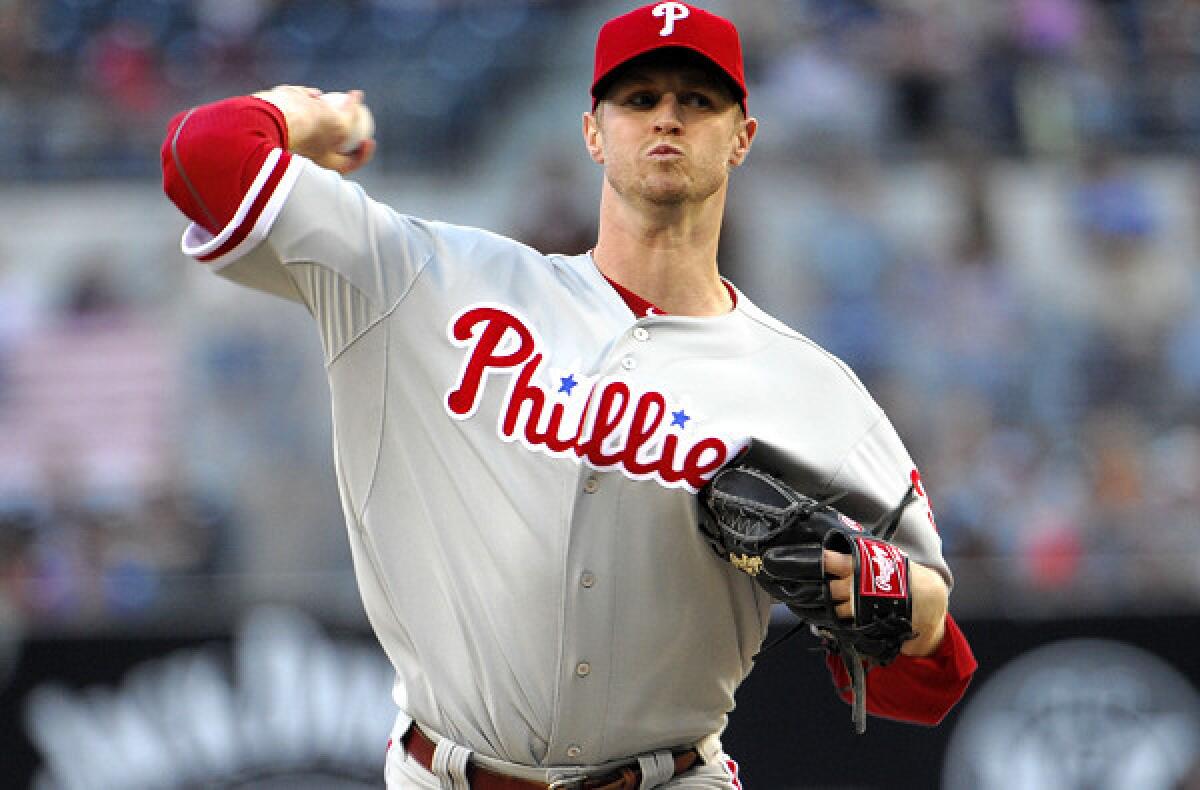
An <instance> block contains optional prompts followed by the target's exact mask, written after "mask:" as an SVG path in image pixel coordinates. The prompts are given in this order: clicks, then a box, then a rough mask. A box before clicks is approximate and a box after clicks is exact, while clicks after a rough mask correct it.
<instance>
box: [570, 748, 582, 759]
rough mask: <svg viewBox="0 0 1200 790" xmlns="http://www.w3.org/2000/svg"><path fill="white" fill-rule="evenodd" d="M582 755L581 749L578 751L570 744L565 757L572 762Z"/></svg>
mask: <svg viewBox="0 0 1200 790" xmlns="http://www.w3.org/2000/svg"><path fill="white" fill-rule="evenodd" d="M581 754H583V749H580V748H579V746H577V745H576V744H571V745H570V746H568V747H567V756H568V757H570V758H571V759H572V760H574V759H575V758H576V757H578V756H579V755H581Z"/></svg>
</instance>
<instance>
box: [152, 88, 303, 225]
mask: <svg viewBox="0 0 1200 790" xmlns="http://www.w3.org/2000/svg"><path fill="white" fill-rule="evenodd" d="M287 145H288V141H287V122H286V120H284V117H283V113H282V112H281V111H280V110H279V108H278V107H276V106H275V105H273V104H271V103H270V102H267V101H263V100H262V99H257V98H254V97H251V96H238V97H235V98H232V99H225V100H224V101H219V102H214V103H212V104H206V105H203V106H201V107H195V108H193V109H191V110H187V111H185V112H182V113H180V114H178V115H176V116H175V117H174V118H173V119H171V123H170V125H169V126H168V128H167V136H166V139H165V140H164V141H163V146H162V168H163V190H164V191H165V192H166V193H167V196H168V197H169V198H170V199H171V201H172V202H173V203H175V205H176V206H178V207H179V209H180V210H181V211H182V212H183V213H184V214H185V215H187V217H188V219H190V220H192V221H193V222H195V223H196V224H197V225H199V226H201V227H203V228H204V229H205V230H207V231H208V232H209V233H212V234H214V235H216V234H218V233H220V231H221V229H222V228H223V227H225V225H227V224H228V223H229V222H230V220H232V219H233V217H234V215H235V214H236V212H237V210H238V206H239V205H240V204H241V202H242V198H243V197H244V196H245V195H246V193H247V191H248V190H249V189H250V185H251V184H252V183H253V182H254V179H255V178H256V177H257V176H258V174H259V171H260V170H261V169H262V166H263V163H264V162H265V161H266V159H267V157H268V156H269V155H270V153H271V151H273V150H275V149H277V148H282V149H284V150H287Z"/></svg>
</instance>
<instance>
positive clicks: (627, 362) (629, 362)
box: [621, 357, 637, 370]
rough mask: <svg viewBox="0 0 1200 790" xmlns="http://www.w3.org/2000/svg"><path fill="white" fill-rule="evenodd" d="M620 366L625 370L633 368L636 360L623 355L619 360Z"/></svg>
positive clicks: (635, 365)
mask: <svg viewBox="0 0 1200 790" xmlns="http://www.w3.org/2000/svg"><path fill="white" fill-rule="evenodd" d="M621 367H623V368H625V369H626V370H633V369H634V368H636V367H637V360H636V359H634V358H633V357H625V358H624V359H622V360H621Z"/></svg>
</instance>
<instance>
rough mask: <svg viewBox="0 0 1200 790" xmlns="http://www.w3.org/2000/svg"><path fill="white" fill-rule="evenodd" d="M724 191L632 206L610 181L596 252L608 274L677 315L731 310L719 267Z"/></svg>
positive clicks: (598, 263) (602, 201) (603, 199)
mask: <svg viewBox="0 0 1200 790" xmlns="http://www.w3.org/2000/svg"><path fill="white" fill-rule="evenodd" d="M724 210H725V190H724V189H721V190H720V191H719V192H718V193H717V194H714V195H713V196H711V197H710V198H709V199H708V200H706V201H704V202H703V203H702V204H699V205H688V204H684V205H670V206H660V205H637V206H634V205H631V204H630V203H628V202H626V201H624V200H623V199H621V197H620V196H619V195H617V194H616V193H615V192H614V191H613V190H612V189H611V187H610V186H609V185H608V183H607V181H606V182H605V184H604V190H603V193H602V195H601V198H600V234H599V237H598V239H597V241H596V248H595V251H594V252H593V253H592V255H593V258H594V259H595V261H596V266H597V267H598V268H599V269H600V271H601V272H603V273H604V274H605V275H606V276H608V277H609V278H611V279H613V280H615V281H617V282H619V283H620V284H621V285H623V286H625V287H626V288H628V289H629V290H631V291H633V292H634V293H636V294H637V295H638V296H640V297H642V298H643V299H646V300H647V301H650V302H652V303H654V304H656V305H658V306H659V307H661V308H662V309H663V310H665V311H666V312H668V313H671V314H673V315H695V316H704V315H722V314H724V313H727V312H729V311H730V309H732V307H733V303H732V300H731V299H730V298H729V292H728V291H727V290H726V288H725V285H724V284H723V283H722V282H721V277H720V274H719V273H718V271H717V244H718V242H719V241H720V237H721V217H722V215H723V213H724Z"/></svg>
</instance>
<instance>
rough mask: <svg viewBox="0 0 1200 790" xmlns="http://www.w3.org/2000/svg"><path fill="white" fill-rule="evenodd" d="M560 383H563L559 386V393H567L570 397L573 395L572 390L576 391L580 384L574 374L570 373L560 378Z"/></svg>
mask: <svg viewBox="0 0 1200 790" xmlns="http://www.w3.org/2000/svg"><path fill="white" fill-rule="evenodd" d="M559 381H561V382H562V383H561V384H559V385H558V391H559V392H565V393H567V394H568V395H570V394H571V390H573V389H575V385H576V384H578V383H579V382H578V381H576V380H575V374H574V373H568V374H567V375H565V376H563V377H562V378H560V379H559Z"/></svg>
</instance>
